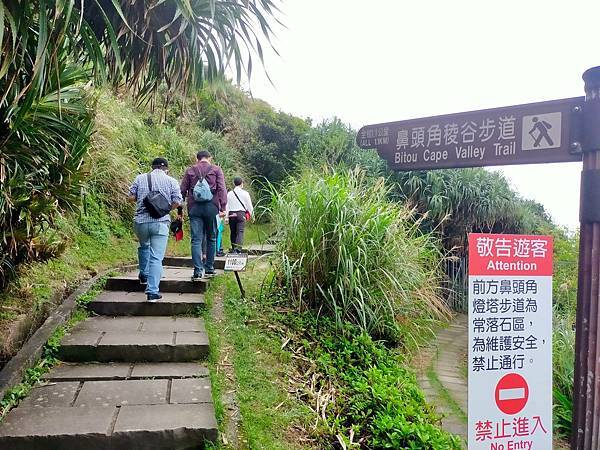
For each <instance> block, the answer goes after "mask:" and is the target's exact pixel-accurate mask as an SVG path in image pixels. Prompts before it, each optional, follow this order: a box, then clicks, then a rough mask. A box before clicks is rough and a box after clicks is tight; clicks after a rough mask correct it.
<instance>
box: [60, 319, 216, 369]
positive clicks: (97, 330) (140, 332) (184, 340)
mask: <svg viewBox="0 0 600 450" xmlns="http://www.w3.org/2000/svg"><path fill="white" fill-rule="evenodd" d="M207 354H208V336H207V334H206V331H205V329H204V322H203V321H202V320H201V319H198V318H193V317H177V318H174V317H148V316H138V317H92V318H89V319H86V320H84V321H83V322H80V323H78V324H77V325H76V326H75V327H74V328H73V329H72V330H71V331H70V332H69V333H68V334H67V335H66V336H65V337H64V338H63V339H62V341H61V344H60V347H59V349H58V355H59V358H60V359H61V360H63V361H69V362H89V361H100V362H108V361H116V362H143V361H148V362H185V361H194V360H198V359H202V358H204V357H205V356H206V355H207Z"/></svg>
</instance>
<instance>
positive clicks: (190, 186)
mask: <svg viewBox="0 0 600 450" xmlns="http://www.w3.org/2000/svg"><path fill="white" fill-rule="evenodd" d="M209 166H210V167H209ZM198 171H199V172H200V173H202V174H204V177H205V178H206V182H207V183H208V186H209V187H210V190H211V192H212V194H213V199H212V202H213V203H214V204H215V206H216V207H217V209H218V210H219V212H225V209H226V207H227V187H226V186H225V176H224V175H223V170H222V169H221V168H220V167H219V166H215V165H214V164H210V163H209V162H208V161H199V162H198V163H196V164H195V165H193V166H192V167H189V168H188V169H187V170H186V171H185V174H184V175H183V179H182V180H181V195H182V196H183V199H184V200H185V199H187V205H188V211H189V210H190V209H191V208H192V206H194V203H195V202H194V195H193V190H194V186H196V183H197V182H198Z"/></svg>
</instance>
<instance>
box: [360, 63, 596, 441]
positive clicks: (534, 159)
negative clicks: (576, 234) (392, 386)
mask: <svg viewBox="0 0 600 450" xmlns="http://www.w3.org/2000/svg"><path fill="white" fill-rule="evenodd" d="M583 81H584V83H585V97H575V98H567V99H562V100H552V101H548V102H541V103H530V104H524V105H516V106H508V107H505V108H495V109H486V110H481V111H471V112H462V113H457V114H449V115H445V116H436V117H425V118H420V119H412V120H404V121H400V122H388V123H381V124H375V125H367V126H364V127H363V128H361V129H360V130H359V132H358V134H357V137H356V143H357V145H358V146H359V147H361V148H364V149H376V150H377V151H378V153H379V155H380V156H381V157H382V158H384V159H385V160H386V161H387V162H388V165H389V166H390V168H392V169H393V170H398V171H406V170H432V169H444V168H460V167H481V166H497V165H509V164H543V163H553V162H568V161H583V171H582V173H581V196H580V200H579V204H580V210H579V220H580V223H581V227H580V239H579V277H578V287H577V318H576V338H575V340H576V348H575V376H574V380H575V385H574V387H573V388H574V389H573V428H572V430H573V432H572V441H571V449H572V450H598V449H599V448H600V364H598V361H600V339H599V338H598V335H600V283H599V282H598V279H599V278H600V67H592V68H591V69H588V70H587V71H586V72H585V73H584V74H583ZM573 200H574V201H575V199H573ZM511 373H514V371H513V372H511ZM516 375H518V376H520V377H522V379H523V381H521V380H520V379H519V378H518V376H516ZM516 375H515V376H512V377H509V378H508V379H503V380H497V384H496V386H495V389H496V390H497V391H498V392H497V399H496V394H494V395H493V396H490V398H489V399H488V400H485V401H484V400H482V403H484V404H485V405H486V407H487V408H490V410H500V411H501V410H502V408H505V409H507V410H513V409H514V408H516V409H518V407H520V406H521V403H523V405H522V407H523V411H525V410H526V409H527V408H528V407H529V405H530V403H531V402H532V395H534V390H533V387H532V385H531V382H530V381H528V380H527V375H522V374H516ZM515 383H516V384H515ZM519 383H521V384H519ZM525 383H526V384H525ZM494 392H496V391H494ZM546 395H547V397H548V398H547V399H546V401H548V402H551V401H552V399H551V394H550V393H547V394H546ZM469 415H471V409H469ZM540 417H541V416H540ZM544 426H547V427H550V426H551V424H547V423H544ZM546 429H547V428H546ZM469 432H471V430H469ZM532 445H533V444H532ZM491 448H492V450H513V449H511V448H510V447H507V448H503V447H500V446H496V448H495V449H494V448H493V447H491ZM532 448H533V449H534V450H538V449H539V450H547V449H548V448H551V447H547V446H539V445H536V446H535V447H532Z"/></svg>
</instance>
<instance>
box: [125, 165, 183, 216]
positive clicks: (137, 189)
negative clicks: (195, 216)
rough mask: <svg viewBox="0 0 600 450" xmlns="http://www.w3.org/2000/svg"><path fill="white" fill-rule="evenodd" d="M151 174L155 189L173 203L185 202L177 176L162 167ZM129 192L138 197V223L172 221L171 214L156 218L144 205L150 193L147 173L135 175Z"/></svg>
mask: <svg viewBox="0 0 600 450" xmlns="http://www.w3.org/2000/svg"><path fill="white" fill-rule="evenodd" d="M151 174H152V175H151V177H152V190H153V191H159V192H160V193H161V194H162V195H164V196H165V198H166V199H167V200H169V202H170V203H171V204H173V203H179V204H181V203H182V202H183V198H182V197H181V191H180V190H179V183H177V180H176V179H175V178H172V177H170V176H169V175H167V174H166V173H165V171H164V170H162V169H154V170H153V171H152V172H151ZM129 193H130V195H132V196H133V197H135V199H136V207H135V216H134V219H133V220H134V221H135V222H136V223H147V222H170V221H171V216H170V215H169V214H167V215H166V216H163V217H161V218H160V219H155V218H153V217H152V216H150V214H148V211H147V210H146V207H145V206H144V198H146V196H147V195H148V194H149V193H150V189H149V187H148V174H147V173H142V174H140V175H138V176H137V177H135V181H134V182H133V184H132V185H131V187H130V188H129Z"/></svg>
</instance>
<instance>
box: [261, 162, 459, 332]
mask: <svg viewBox="0 0 600 450" xmlns="http://www.w3.org/2000/svg"><path fill="white" fill-rule="evenodd" d="M324 170H325V173H323V172H320V173H319V172H317V171H310V170H308V171H305V172H303V173H302V174H300V175H299V176H298V177H296V178H292V179H290V180H289V181H288V182H287V183H285V184H284V185H283V186H282V187H281V189H280V190H279V192H273V200H272V206H271V213H272V218H273V219H272V220H273V221H274V223H275V229H276V230H277V233H278V238H279V239H280V244H279V245H278V248H277V251H276V256H277V258H278V262H277V264H276V265H275V267H276V270H277V271H278V273H277V275H276V281H277V282H278V284H279V287H280V288H281V289H282V291H283V294H285V295H286V296H287V297H288V298H289V300H290V301H291V302H292V303H293V304H294V306H295V307H296V308H298V309H299V310H306V309H313V310H315V311H317V312H318V313H319V314H326V315H328V316H331V317H333V318H334V319H335V323H336V325H337V327H338V328H339V329H343V324H344V323H345V322H350V323H352V324H355V325H357V326H358V327H359V328H360V329H362V330H364V331H366V332H367V333H369V334H371V335H373V336H376V337H383V338H388V339H392V340H397V339H398V338H399V329H400V328H401V326H402V324H403V323H405V322H406V321H410V320H411V318H415V317H417V316H418V317H423V316H425V317H430V318H440V317H443V316H445V315H446V314H447V313H448V311H447V308H446V307H445V304H444V302H443V300H442V299H441V297H440V295H439V292H438V288H437V286H439V278H440V271H439V261H440V253H439V252H438V250H437V248H436V245H435V242H434V241H433V239H432V237H431V236H430V235H426V234H422V233H420V232H419V231H418V224H415V221H414V220H413V217H412V213H411V211H409V210H408V209H406V208H405V207H404V206H402V205H399V204H398V203H392V202H390V201H388V200H387V194H388V191H387V188H386V187H385V185H384V182H383V179H376V180H372V179H369V178H368V177H367V176H366V174H365V172H363V171H361V170H359V169H356V170H352V171H334V170H328V169H324Z"/></svg>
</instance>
